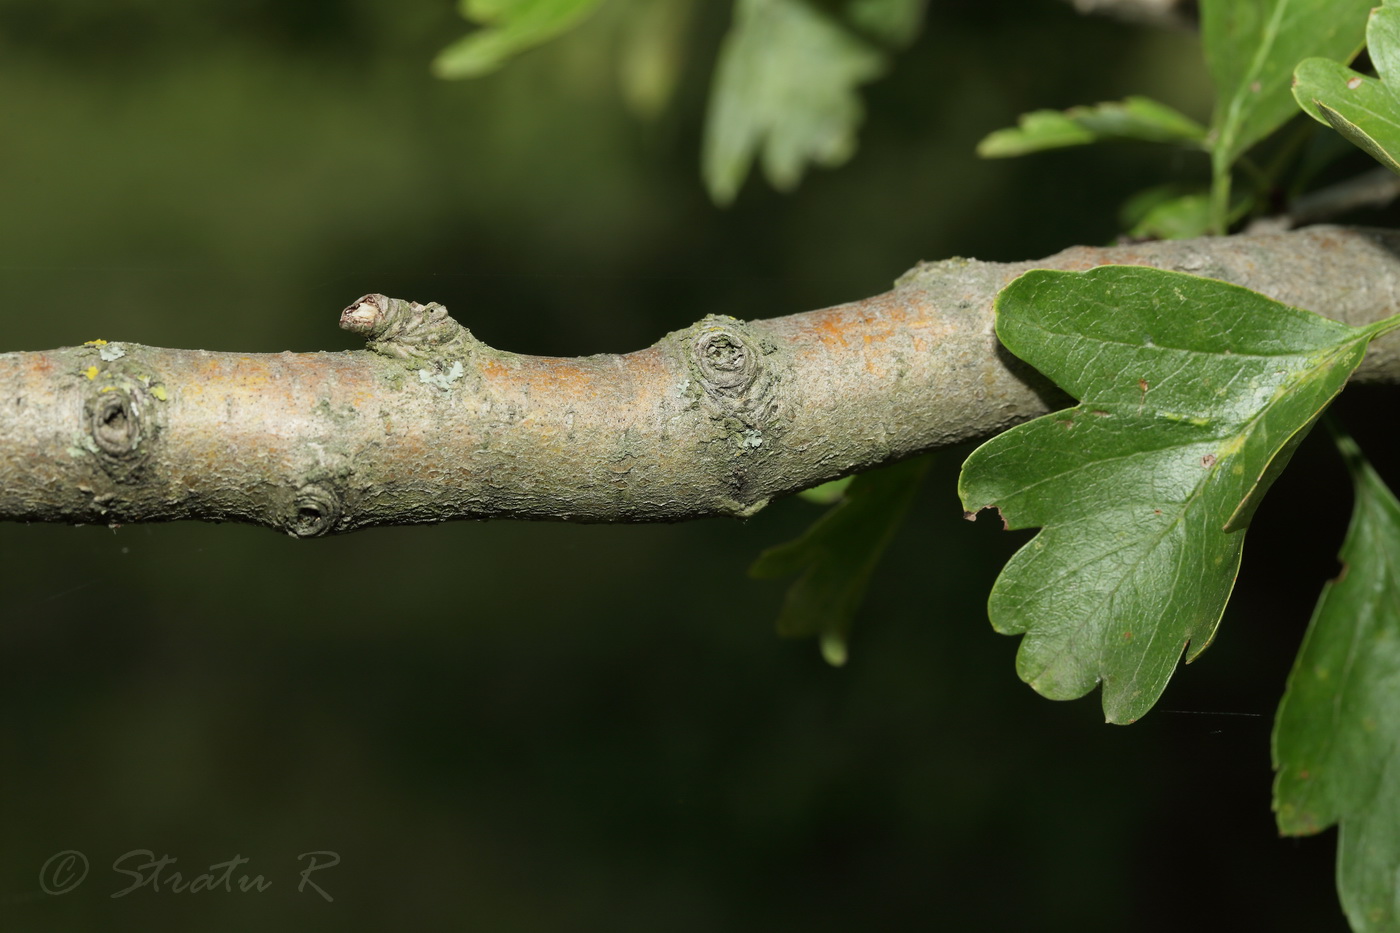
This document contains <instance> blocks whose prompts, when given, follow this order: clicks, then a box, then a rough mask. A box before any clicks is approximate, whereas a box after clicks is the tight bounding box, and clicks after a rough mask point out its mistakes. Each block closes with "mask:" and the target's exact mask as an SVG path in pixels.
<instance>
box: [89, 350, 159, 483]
mask: <svg viewBox="0 0 1400 933" xmlns="http://www.w3.org/2000/svg"><path fill="white" fill-rule="evenodd" d="M83 375H85V376H88V378H89V379H90V380H91V385H92V388H93V389H95V391H94V392H93V393H92V394H91V395H90V396H89V397H88V399H87V402H86V404H85V405H84V415H85V417H86V422H87V423H86V425H85V427H84V433H85V434H86V436H87V438H89V439H90V440H84V441H83V443H82V447H83V448H84V449H86V450H88V451H90V452H92V453H94V454H96V455H97V459H98V462H99V463H101V464H102V469H103V470H104V471H105V472H106V473H107V475H108V476H110V477H111V478H112V479H113V480H115V481H117V482H119V483H132V482H135V481H136V479H137V476H138V474H139V472H140V470H141V468H142V466H143V465H144V464H145V463H146V461H147V460H149V459H150V456H151V449H152V444H153V441H154V440H155V439H156V438H157V437H158V436H159V433H160V424H159V416H158V413H157V412H156V411H154V410H153V409H152V407H151V406H150V405H149V404H147V403H148V402H149V398H150V395H151V390H150V387H149V378H141V377H134V376H132V375H130V374H129V373H126V372H122V371H119V370H107V371H105V372H102V374H101V378H98V377H97V374H96V373H93V374H91V375H89V371H85V372H84V373H83ZM162 391H163V390H162Z"/></svg>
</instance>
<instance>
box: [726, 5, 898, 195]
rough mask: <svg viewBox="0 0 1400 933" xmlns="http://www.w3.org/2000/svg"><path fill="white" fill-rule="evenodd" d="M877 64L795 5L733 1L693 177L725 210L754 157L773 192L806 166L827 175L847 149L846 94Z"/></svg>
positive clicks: (847, 35) (849, 99)
mask: <svg viewBox="0 0 1400 933" xmlns="http://www.w3.org/2000/svg"><path fill="white" fill-rule="evenodd" d="M885 65H886V57H885V55H884V54H883V53H881V52H880V51H879V50H877V49H876V48H874V47H873V46H871V45H870V44H868V43H866V42H864V41H862V40H861V39H859V38H858V37H856V36H855V35H853V34H852V33H851V32H849V31H848V30H846V29H845V28H844V27H843V26H842V25H841V24H840V23H839V22H837V21H836V20H834V19H832V18H831V17H829V16H826V15H825V14H823V13H822V12H821V11H819V10H818V9H816V8H815V7H813V6H812V5H811V4H809V3H806V2H804V0H737V3H736V4H735V10H734V25H733V26H732V28H731V29H730V31H729V35H728V36H726V37H725V40H724V45H723V46H722V48H721V49H720V53H719V63H718V65H717V66H716V70H715V79H714V87H713V88H712V90H711V94H710V106H709V113H708V115H707V117H706V120H705V139H704V145H703V151H702V153H701V167H702V172H703V174H704V178H705V185H706V187H707V188H708V189H709V192H710V197H712V198H713V199H714V200H715V201H716V202H717V203H719V204H728V203H729V202H731V201H733V200H734V197H735V196H736V195H737V194H738V193H739V188H740V187H741V186H742V185H743V182H744V177H745V176H746V175H747V174H748V171H749V166H750V165H751V164H752V162H753V159H754V157H755V155H756V154H757V155H760V156H761V159H762V163H763V169H764V173H765V174H766V175H767V176H768V180H769V181H770V182H772V184H773V186H774V187H775V188H778V189H779V190H781V191H787V190H790V189H792V188H793V187H795V186H796V185H797V183H798V182H799V181H800V180H801V178H802V173H803V171H804V169H805V168H806V166H807V164H808V163H809V162H810V163H813V164H817V165H824V166H835V165H839V164H841V163H842V162H844V161H846V160H847V159H848V158H850V156H851V154H852V153H854V152H855V148H856V127H857V126H858V125H859V124H860V120H861V116H862V107H861V103H860V98H859V96H858V95H857V94H856V88H857V87H859V86H860V85H861V84H864V83H866V82H867V81H871V80H873V79H875V78H877V77H879V75H880V74H881V73H882V72H883V71H884V69H885Z"/></svg>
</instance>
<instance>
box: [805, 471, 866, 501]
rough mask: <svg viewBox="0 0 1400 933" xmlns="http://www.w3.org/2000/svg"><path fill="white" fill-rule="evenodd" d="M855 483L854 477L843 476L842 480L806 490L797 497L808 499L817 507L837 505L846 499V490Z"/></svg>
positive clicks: (835, 480)
mask: <svg viewBox="0 0 1400 933" xmlns="http://www.w3.org/2000/svg"><path fill="white" fill-rule="evenodd" d="M854 481H855V477H854V476H843V477H841V478H840V479H834V480H831V481H830V482H827V483H822V484H821V485H820V486H813V487H812V488H811V489H804V490H802V491H801V492H799V493H798V494H797V495H798V497H799V498H801V499H806V500H807V501H808V502H813V503H816V504H817V505H835V504H836V503H838V502H840V501H841V500H842V499H844V498H846V490H847V489H848V488H849V487H850V485H851V483H852V482H854Z"/></svg>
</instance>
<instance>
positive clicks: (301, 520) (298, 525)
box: [286, 483, 341, 538]
mask: <svg viewBox="0 0 1400 933" xmlns="http://www.w3.org/2000/svg"><path fill="white" fill-rule="evenodd" d="M340 511H341V504H340V496H338V495H337V494H336V493H335V490H333V489H330V488H328V487H326V486H322V485H320V484H318V483H307V484H306V485H305V486H302V487H301V488H300V489H298V490H297V495H296V499H295V501H294V502H293V503H292V511H291V514H290V515H288V516H287V520H286V529H287V534H289V535H291V536H292V537H294V538H317V537H320V536H321V535H323V534H326V533H327V532H329V531H331V530H332V529H333V528H335V525H336V522H338V521H340Z"/></svg>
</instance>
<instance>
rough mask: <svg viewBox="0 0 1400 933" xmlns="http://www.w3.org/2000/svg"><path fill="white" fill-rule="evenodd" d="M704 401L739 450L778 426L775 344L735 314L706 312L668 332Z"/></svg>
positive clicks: (762, 440)
mask: <svg viewBox="0 0 1400 933" xmlns="http://www.w3.org/2000/svg"><path fill="white" fill-rule="evenodd" d="M672 339H673V341H674V344H673V346H675V347H676V349H677V350H678V351H679V353H680V356H681V358H682V359H683V360H684V362H685V364H686V367H687V368H688V369H689V371H690V374H691V380H692V382H693V383H695V384H698V385H699V387H700V388H701V389H702V390H703V394H702V395H701V399H702V401H703V402H704V403H705V404H706V405H707V406H708V407H709V408H710V409H711V411H712V417H713V418H715V419H716V420H718V421H722V422H723V423H724V424H725V425H726V427H727V428H728V429H729V430H728V432H727V433H728V435H729V436H730V438H731V440H733V442H734V443H735V445H736V446H738V447H739V449H740V451H741V452H745V453H747V452H753V451H758V450H760V449H761V448H763V447H764V445H765V444H767V443H768V442H769V441H770V440H771V439H772V437H773V436H774V435H775V434H776V433H777V432H778V431H780V430H781V422H782V419H781V418H780V406H779V403H778V398H777V392H776V389H777V385H778V383H779V382H780V381H781V376H780V373H779V369H778V366H777V365H776V362H777V359H778V358H777V356H775V354H774V351H775V350H776V349H777V348H776V347H775V345H774V344H773V342H772V341H771V340H769V339H768V338H767V337H765V336H763V335H762V334H761V333H758V332H757V331H755V330H754V329H753V328H752V327H750V326H749V325H748V324H745V323H744V322H743V321H740V320H738V319H736V318H732V317H727V316H722V315H714V314H712V315H710V316H708V317H706V318H705V319H704V320H702V321H700V322H699V323H698V324H695V325H693V326H692V327H689V328H687V329H686V330H683V331H680V332H678V333H676V334H673V335H672Z"/></svg>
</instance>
